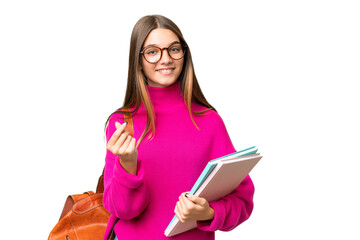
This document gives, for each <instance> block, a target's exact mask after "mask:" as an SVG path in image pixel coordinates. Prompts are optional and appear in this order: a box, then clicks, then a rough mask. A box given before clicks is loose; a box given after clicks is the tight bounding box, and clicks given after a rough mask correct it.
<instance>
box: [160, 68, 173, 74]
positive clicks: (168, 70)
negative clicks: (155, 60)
mask: <svg viewBox="0 0 360 240" xmlns="http://www.w3.org/2000/svg"><path fill="white" fill-rule="evenodd" d="M174 70H175V68H160V69H157V70H156V72H158V73H160V74H162V75H170V74H171V73H173V72H174Z"/></svg>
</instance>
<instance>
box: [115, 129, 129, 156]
mask: <svg viewBox="0 0 360 240" xmlns="http://www.w3.org/2000/svg"><path fill="white" fill-rule="evenodd" d="M128 136H129V132H128V131H125V132H123V133H122V134H121V136H120V137H119V139H118V140H117V141H116V143H115V144H114V146H113V150H114V152H116V153H119V151H120V148H121V147H122V146H123V144H124V142H125V141H126V139H127V137H128Z"/></svg>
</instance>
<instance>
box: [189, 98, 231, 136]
mask: <svg viewBox="0 0 360 240" xmlns="http://www.w3.org/2000/svg"><path fill="white" fill-rule="evenodd" d="M192 110H193V112H198V111H205V110H207V108H206V107H204V106H200V105H198V104H196V105H195V104H194V105H193V106H192ZM193 116H195V118H196V120H197V122H199V124H200V125H201V128H206V129H212V130H215V129H224V128H225V124H224V121H223V119H222V118H221V116H220V115H219V113H218V112H216V111H215V110H212V109H210V110H207V111H205V112H204V113H201V114H196V113H193Z"/></svg>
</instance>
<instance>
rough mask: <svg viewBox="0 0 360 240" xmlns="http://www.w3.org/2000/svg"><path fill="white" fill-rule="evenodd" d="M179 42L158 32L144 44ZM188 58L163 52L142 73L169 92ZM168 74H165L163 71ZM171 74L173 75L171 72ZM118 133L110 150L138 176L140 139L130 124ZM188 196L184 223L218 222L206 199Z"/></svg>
mask: <svg viewBox="0 0 360 240" xmlns="http://www.w3.org/2000/svg"><path fill="white" fill-rule="evenodd" d="M174 42H179V38H178V37H177V36H176V34H175V33H173V32H172V31H171V30H168V29H162V28H158V29H154V30H153V31H151V32H150V34H149V36H148V37H147V39H146V40H145V42H144V48H146V47H147V46H149V45H155V46H157V47H160V48H164V47H169V46H170V45H171V44H172V43H174ZM183 65H184V58H182V59H179V60H174V59H172V58H171V57H170V56H169V54H168V52H167V51H166V50H163V54H162V58H161V59H160V60H159V61H158V62H157V63H149V62H147V61H146V60H145V59H144V58H142V61H141V70H142V71H143V72H144V74H145V76H146V78H147V80H148V84H149V85H150V86H151V87H159V88H165V87H169V86H171V85H173V84H174V83H175V82H177V79H178V77H179V75H180V73H181V71H182V68H183ZM164 69H165V70H167V71H161V70H164ZM169 70H170V71H169ZM115 126H116V131H115V132H114V134H113V135H112V136H111V138H110V140H109V141H108V144H107V149H108V150H109V151H110V152H112V153H113V154H115V155H117V156H119V161H120V164H121V166H122V167H123V169H124V170H125V171H126V172H127V173H129V174H133V175H136V173H137V157H138V152H137V149H136V139H135V138H133V137H131V136H130V135H129V132H128V131H125V126H126V123H124V124H122V125H121V124H120V123H118V122H116V123H115ZM185 194H186V192H184V193H182V194H181V195H180V196H179V201H178V202H177V203H176V206H175V209H174V212H175V214H176V216H177V217H178V219H179V220H180V221H181V222H187V221H191V220H198V221H204V220H211V219H213V218H214V210H213V209H212V208H211V207H210V206H209V203H208V202H207V201H206V199H204V198H200V197H196V196H193V195H191V196H188V197H186V196H185Z"/></svg>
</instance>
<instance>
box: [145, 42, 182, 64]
mask: <svg viewBox="0 0 360 240" xmlns="http://www.w3.org/2000/svg"><path fill="white" fill-rule="evenodd" d="M185 48H186V46H185V45H182V44H180V43H173V44H171V45H170V46H169V47H167V48H159V47H156V46H150V47H147V48H145V49H144V50H142V51H141V52H140V54H142V55H143V56H144V58H145V60H146V61H147V62H148V63H157V62H158V61H160V59H161V57H162V54H163V50H165V49H166V50H167V52H168V54H169V56H170V57H171V58H172V59H174V60H179V59H181V58H183V57H184V55H185Z"/></svg>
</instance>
